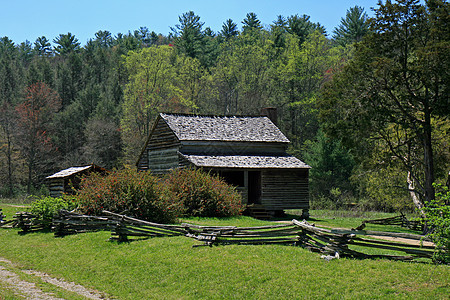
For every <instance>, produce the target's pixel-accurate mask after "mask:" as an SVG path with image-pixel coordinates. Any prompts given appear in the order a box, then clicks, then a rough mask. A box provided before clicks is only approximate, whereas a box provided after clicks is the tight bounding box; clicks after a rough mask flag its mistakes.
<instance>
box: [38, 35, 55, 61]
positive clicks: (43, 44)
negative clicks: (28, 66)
mask: <svg viewBox="0 0 450 300" xmlns="http://www.w3.org/2000/svg"><path fill="white" fill-rule="evenodd" d="M34 52H35V53H36V54H37V55H39V56H50V55H51V54H52V46H51V44H50V41H49V40H48V39H47V38H46V37H45V36H41V37H38V38H37V39H36V41H35V42H34Z"/></svg>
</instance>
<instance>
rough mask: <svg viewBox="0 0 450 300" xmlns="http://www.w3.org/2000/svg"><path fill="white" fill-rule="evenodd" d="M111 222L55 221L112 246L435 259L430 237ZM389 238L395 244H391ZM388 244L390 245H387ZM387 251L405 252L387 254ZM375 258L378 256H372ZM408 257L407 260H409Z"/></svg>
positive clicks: (58, 230)
mask: <svg viewBox="0 0 450 300" xmlns="http://www.w3.org/2000/svg"><path fill="white" fill-rule="evenodd" d="M103 213H104V214H105V216H102V217H97V216H86V215H80V214H76V213H73V212H68V211H65V210H62V211H60V213H59V214H58V216H56V217H55V218H54V219H53V222H52V229H53V231H54V232H55V236H64V235H68V234H74V233H81V232H88V231H97V230H110V231H111V234H112V237H111V239H112V240H118V241H121V242H123V241H129V240H130V239H129V238H130V237H131V238H138V239H142V238H152V237H163V236H187V237H189V238H193V239H195V240H197V241H199V242H201V244H197V245H194V247H197V246H213V245H226V244H243V245H249V244H287V245H297V246H301V247H304V248H307V249H309V250H311V251H314V252H319V253H322V254H324V255H323V256H325V257H331V258H335V257H354V258H381V257H382V258H389V259H396V260H412V259H415V258H421V257H425V258H430V257H431V256H432V255H433V250H434V246H426V245H419V244H418V243H417V241H423V240H424V239H426V238H425V237H424V236H421V235H417V234H410V233H393V232H380V231H369V230H355V229H327V228H319V227H316V226H314V225H313V224H309V223H308V222H306V221H298V220H295V219H294V220H292V221H291V222H289V223H286V224H276V225H268V226H256V227H236V226H199V225H193V224H188V223H183V224H181V225H167V224H158V223H153V222H148V221H143V220H139V219H136V218H132V217H128V216H125V215H120V214H116V213H112V212H109V211H103ZM15 219H16V223H17V226H18V227H20V228H21V229H22V232H23V233H25V232H30V231H32V230H37V229H38V228H41V226H42V224H40V223H39V222H37V220H36V216H35V215H33V214H31V213H25V212H21V213H17V214H16V216H15ZM386 238H388V239H389V240H386ZM398 238H402V239H409V240H412V241H416V245H414V244H411V243H407V242H403V241H396V240H395V239H398ZM383 239H384V240H383ZM368 248H371V249H377V250H376V252H380V253H383V254H368V253H365V252H367V249H368ZM386 251H395V252H401V253H402V255H398V253H393V254H384V253H386ZM372 252H373V251H372ZM403 254H406V255H403Z"/></svg>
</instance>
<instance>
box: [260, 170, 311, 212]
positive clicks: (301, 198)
mask: <svg viewBox="0 0 450 300" xmlns="http://www.w3.org/2000/svg"><path fill="white" fill-rule="evenodd" d="M261 186H262V187H261V189H262V192H261V204H262V205H263V206H264V207H265V208H266V209H267V210H283V209H309V188H308V169H291V170H287V169H284V170H275V169H272V170H264V169H263V170H262V173H261Z"/></svg>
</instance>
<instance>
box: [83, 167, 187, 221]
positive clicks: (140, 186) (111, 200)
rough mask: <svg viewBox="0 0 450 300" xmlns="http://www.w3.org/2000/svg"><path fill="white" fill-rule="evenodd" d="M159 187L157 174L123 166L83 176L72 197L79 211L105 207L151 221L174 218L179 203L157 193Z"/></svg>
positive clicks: (91, 212)
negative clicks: (117, 169) (126, 168)
mask: <svg viewBox="0 0 450 300" xmlns="http://www.w3.org/2000/svg"><path fill="white" fill-rule="evenodd" d="M161 188H162V185H161V184H160V183H159V180H158V178H156V177H154V176H152V175H151V173H149V172H136V171H131V170H123V171H116V172H112V173H110V174H109V175H107V176H101V175H97V174H92V175H91V176H89V177H87V178H84V179H83V180H82V182H81V187H80V189H79V191H78V193H77V195H76V198H77V202H78V204H79V208H80V210H81V212H82V213H85V214H88V215H101V214H102V211H103V210H108V211H111V212H115V213H123V214H127V215H130V216H133V217H135V218H138V219H141V220H148V221H152V222H158V223H172V222H175V220H176V217H177V216H178V215H179V214H180V212H179V209H178V208H179V206H178V205H176V204H175V203H174V202H173V201H172V200H171V199H170V198H165V197H160V195H161Z"/></svg>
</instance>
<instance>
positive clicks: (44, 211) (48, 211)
mask: <svg viewBox="0 0 450 300" xmlns="http://www.w3.org/2000/svg"><path fill="white" fill-rule="evenodd" d="M75 207H76V204H75V203H73V202H72V201H70V200H69V199H63V198H53V197H49V196H41V197H38V198H35V199H34V200H33V201H32V202H31V212H32V213H33V214H35V215H37V216H38V219H39V220H41V221H42V222H43V223H44V224H47V225H50V224H51V222H52V219H53V216H55V215H57V214H58V212H59V211H60V210H61V209H67V210H72V209H74V208H75Z"/></svg>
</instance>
